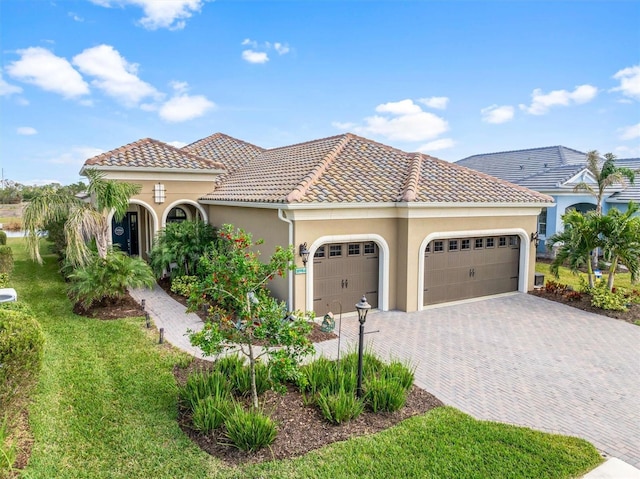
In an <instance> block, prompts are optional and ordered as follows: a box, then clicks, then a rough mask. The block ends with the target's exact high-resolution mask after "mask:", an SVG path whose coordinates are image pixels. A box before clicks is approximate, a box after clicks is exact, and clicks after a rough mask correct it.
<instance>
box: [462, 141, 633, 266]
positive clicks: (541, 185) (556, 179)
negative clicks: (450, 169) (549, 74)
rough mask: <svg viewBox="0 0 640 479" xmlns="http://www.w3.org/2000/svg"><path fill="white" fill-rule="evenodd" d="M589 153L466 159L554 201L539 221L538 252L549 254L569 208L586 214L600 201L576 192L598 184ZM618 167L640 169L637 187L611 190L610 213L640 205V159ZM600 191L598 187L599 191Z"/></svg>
mask: <svg viewBox="0 0 640 479" xmlns="http://www.w3.org/2000/svg"><path fill="white" fill-rule="evenodd" d="M586 158H587V154H586V153H583V152H581V151H577V150H572V149H571V148H566V147H564V146H549V147H544V148H532V149H528V150H517V151H502V152H498V153H487V154H482V155H474V156H470V157H468V158H464V159H462V160H460V161H458V162H456V164H457V165H461V166H465V167H467V168H471V169H474V170H477V171H481V172H483V173H487V174H489V175H492V176H495V177H496V178H501V179H503V180H506V181H510V182H511V183H515V184H517V185H520V186H525V187H527V188H530V189H532V190H535V191H538V192H540V193H544V194H547V195H549V196H551V197H552V198H553V199H554V203H555V204H554V205H552V206H549V207H547V208H545V209H543V210H542V212H541V214H540V218H539V220H538V233H539V237H540V243H539V245H538V253H539V254H545V253H547V248H546V245H545V240H546V238H548V237H550V236H552V235H553V234H555V233H556V232H558V231H561V230H562V215H563V214H564V213H565V212H566V211H567V209H569V208H573V209H576V210H578V211H582V212H586V211H589V210H594V209H595V208H596V198H595V197H594V196H593V195H591V194H589V193H588V192H586V191H574V188H575V186H576V185H577V184H578V183H581V182H585V183H587V184H593V185H594V188H595V185H596V182H595V179H594V178H593V176H592V175H591V174H590V173H589V171H588V170H587V168H586V164H587V163H586ZM616 166H618V167H624V168H629V169H631V170H638V179H637V181H636V182H635V184H634V185H630V184H629V183H627V182H625V183H624V184H620V185H615V186H613V187H611V188H607V190H606V196H605V199H604V202H603V205H602V212H603V214H606V213H607V211H609V209H611V208H614V207H615V208H618V209H620V210H622V211H626V209H627V205H628V204H629V201H631V200H632V201H634V202H636V203H640V158H631V159H617V160H616ZM595 189H596V190H597V188H595Z"/></svg>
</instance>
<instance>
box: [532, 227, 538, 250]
mask: <svg viewBox="0 0 640 479" xmlns="http://www.w3.org/2000/svg"><path fill="white" fill-rule="evenodd" d="M531 242H532V243H534V244H535V245H536V248H537V247H538V245H539V244H540V235H539V234H538V232H537V231H535V232H533V233H531Z"/></svg>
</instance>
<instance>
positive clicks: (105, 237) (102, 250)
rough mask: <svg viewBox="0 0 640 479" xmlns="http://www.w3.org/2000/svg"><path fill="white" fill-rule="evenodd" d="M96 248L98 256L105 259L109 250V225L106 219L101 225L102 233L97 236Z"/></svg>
mask: <svg viewBox="0 0 640 479" xmlns="http://www.w3.org/2000/svg"><path fill="white" fill-rule="evenodd" d="M96 247H97V248H98V256H99V257H100V258H102V259H105V258H106V257H107V250H108V249H109V225H108V224H107V220H106V219H105V220H104V221H103V224H102V225H100V233H99V234H97V235H96Z"/></svg>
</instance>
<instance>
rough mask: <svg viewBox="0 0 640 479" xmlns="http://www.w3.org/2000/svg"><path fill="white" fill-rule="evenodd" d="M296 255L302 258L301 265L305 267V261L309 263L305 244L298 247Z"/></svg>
mask: <svg viewBox="0 0 640 479" xmlns="http://www.w3.org/2000/svg"><path fill="white" fill-rule="evenodd" d="M298 254H299V255H300V257H301V258H302V264H304V265H305V266H307V261H309V250H308V249H307V243H302V244H301V245H300V246H299V247H298Z"/></svg>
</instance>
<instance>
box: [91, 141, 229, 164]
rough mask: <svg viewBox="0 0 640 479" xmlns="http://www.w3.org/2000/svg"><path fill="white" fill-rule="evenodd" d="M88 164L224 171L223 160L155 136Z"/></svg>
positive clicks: (95, 157)
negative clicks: (211, 158)
mask: <svg viewBox="0 0 640 479" xmlns="http://www.w3.org/2000/svg"><path fill="white" fill-rule="evenodd" d="M84 166H85V167H92V166H95V167H100V166H104V167H118V166H121V167H127V168H153V169H163V168H167V169H183V170H224V165H223V164H222V163H219V162H217V161H212V160H210V159H207V158H203V157H201V156H198V155H195V154H193V153H190V152H188V151H184V150H182V149H179V148H175V147H173V146H171V145H168V144H166V143H163V142H161V141H158V140H153V139H151V138H144V139H142V140H138V141H136V142H134V143H129V144H128V145H125V146H121V147H120V148H116V149H115V150H111V151H107V152H106V153H102V154H100V155H98V156H94V157H93V158H89V159H88V160H87V161H85V162H84Z"/></svg>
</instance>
